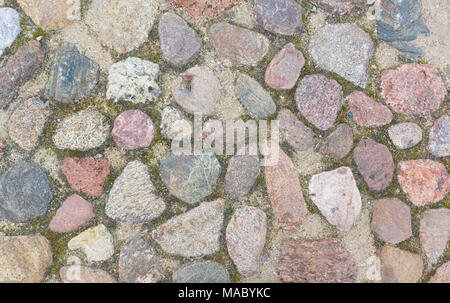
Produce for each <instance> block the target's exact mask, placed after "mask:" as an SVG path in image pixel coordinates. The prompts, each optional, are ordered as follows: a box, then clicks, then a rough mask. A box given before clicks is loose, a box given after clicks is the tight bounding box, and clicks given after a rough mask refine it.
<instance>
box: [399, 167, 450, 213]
mask: <svg viewBox="0 0 450 303" xmlns="http://www.w3.org/2000/svg"><path fill="white" fill-rule="evenodd" d="M397 179H398V183H399V184H400V187H401V188H402V190H403V192H404V193H405V194H406V196H407V197H408V199H409V200H410V201H411V202H412V203H413V204H414V205H416V206H424V205H427V204H431V203H436V202H439V201H441V200H442V199H444V198H445V196H446V195H447V192H448V187H449V177H448V173H447V170H446V168H445V166H444V165H443V164H442V163H439V162H435V161H432V160H428V159H419V160H408V161H401V162H399V163H398V171H397Z"/></svg>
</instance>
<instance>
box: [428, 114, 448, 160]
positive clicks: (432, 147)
mask: <svg viewBox="0 0 450 303" xmlns="http://www.w3.org/2000/svg"><path fill="white" fill-rule="evenodd" d="M428 140H429V143H428V150H429V151H430V153H431V154H433V155H434V156H436V157H447V156H449V155H450V118H449V117H448V116H447V115H444V116H442V117H440V118H439V119H437V120H436V122H434V125H433V127H432V128H431V131H430V135H429V138H428Z"/></svg>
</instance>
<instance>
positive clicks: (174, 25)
mask: <svg viewBox="0 0 450 303" xmlns="http://www.w3.org/2000/svg"><path fill="white" fill-rule="evenodd" d="M159 40H160V43H161V52H162V54H163V56H164V59H165V60H166V61H169V62H170V63H172V64H173V65H175V66H177V67H180V66H183V65H186V64H187V63H189V62H190V61H191V60H192V59H194V58H195V56H197V54H198V53H199V52H200V48H201V47H202V40H201V39H200V37H199V36H198V35H197V33H196V32H195V30H193V29H192V28H191V27H190V26H189V25H188V24H187V22H186V21H184V20H183V19H182V18H181V17H179V16H177V15H175V14H172V13H165V14H164V15H163V16H162V17H161V20H160V21H159Z"/></svg>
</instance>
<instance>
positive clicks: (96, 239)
mask: <svg viewBox="0 0 450 303" xmlns="http://www.w3.org/2000/svg"><path fill="white" fill-rule="evenodd" d="M113 241H114V240H113V236H112V235H111V234H110V233H109V231H108V229H106V227H105V226H104V225H103V224H100V225H97V226H95V227H91V228H89V229H87V230H85V231H83V232H82V233H81V234H79V235H78V236H76V237H74V238H72V239H71V240H70V241H69V243H68V244H67V245H68V247H69V249H70V250H77V249H80V250H81V251H82V252H83V253H84V254H85V255H86V257H87V260H88V262H93V261H105V260H108V259H109V258H110V257H111V256H112V255H113V253H114V243H113Z"/></svg>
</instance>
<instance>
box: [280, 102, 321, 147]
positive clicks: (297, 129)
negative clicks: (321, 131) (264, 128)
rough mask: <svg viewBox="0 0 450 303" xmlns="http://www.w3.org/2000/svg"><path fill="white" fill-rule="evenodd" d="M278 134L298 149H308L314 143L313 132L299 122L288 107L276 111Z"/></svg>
mask: <svg viewBox="0 0 450 303" xmlns="http://www.w3.org/2000/svg"><path fill="white" fill-rule="evenodd" d="M277 120H278V121H279V128H280V135H281V137H282V138H283V139H284V140H286V141H287V142H288V143H289V145H290V146H291V147H293V148H294V149H295V150H298V151H304V150H307V149H309V148H310V147H312V146H313V144H314V132H313V131H312V130H311V129H310V128H309V127H307V126H306V125H305V124H303V122H301V121H300V120H299V119H298V118H297V117H296V116H295V115H294V114H293V113H292V112H291V111H290V110H289V109H287V108H282V109H281V110H280V111H279V112H278V116H277Z"/></svg>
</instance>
